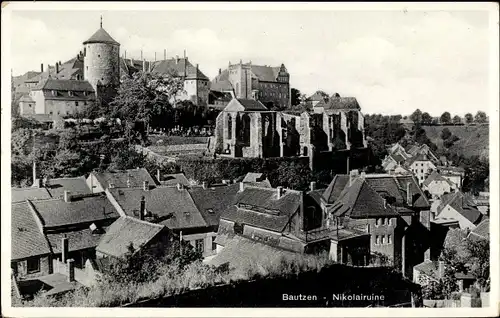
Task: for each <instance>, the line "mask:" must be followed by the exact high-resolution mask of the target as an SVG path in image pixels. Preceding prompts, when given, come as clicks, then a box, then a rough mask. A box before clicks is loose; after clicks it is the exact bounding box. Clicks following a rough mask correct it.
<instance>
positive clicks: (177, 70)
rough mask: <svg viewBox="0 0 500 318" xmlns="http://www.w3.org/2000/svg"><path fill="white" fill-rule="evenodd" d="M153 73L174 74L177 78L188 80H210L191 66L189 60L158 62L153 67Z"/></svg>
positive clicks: (173, 59)
mask: <svg viewBox="0 0 500 318" xmlns="http://www.w3.org/2000/svg"><path fill="white" fill-rule="evenodd" d="M151 72H153V73H159V74H172V73H174V74H176V75H177V76H181V77H186V79H201V80H208V77H207V76H206V75H205V74H203V72H201V71H200V69H199V68H196V66H194V65H193V64H191V62H190V61H189V60H188V59H187V58H179V59H176V58H171V59H167V60H161V61H157V62H156V63H155V64H154V65H153V68H152V70H151Z"/></svg>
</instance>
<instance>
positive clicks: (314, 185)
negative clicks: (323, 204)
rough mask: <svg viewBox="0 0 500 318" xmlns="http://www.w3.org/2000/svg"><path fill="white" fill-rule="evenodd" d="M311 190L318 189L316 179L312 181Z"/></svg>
mask: <svg viewBox="0 0 500 318" xmlns="http://www.w3.org/2000/svg"><path fill="white" fill-rule="evenodd" d="M310 190H311V191H314V190H316V182H315V181H311V186H310Z"/></svg>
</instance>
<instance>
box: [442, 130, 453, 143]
mask: <svg viewBox="0 0 500 318" xmlns="http://www.w3.org/2000/svg"><path fill="white" fill-rule="evenodd" d="M450 137H451V131H450V130H449V129H448V128H445V129H443V130H442V131H441V139H443V140H448V138H450Z"/></svg>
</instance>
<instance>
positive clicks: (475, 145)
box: [422, 125, 489, 158]
mask: <svg viewBox="0 0 500 318" xmlns="http://www.w3.org/2000/svg"><path fill="white" fill-rule="evenodd" d="M422 128H424V129H425V132H426V134H427V137H428V138H429V139H430V140H431V141H432V142H433V143H435V144H436V146H438V148H439V149H443V148H444V146H443V139H442V138H441V131H442V130H443V129H444V128H448V129H449V130H450V132H451V133H452V134H453V135H455V136H457V137H458V138H460V139H459V140H458V141H456V142H455V143H454V145H453V146H452V147H451V148H450V152H451V153H458V154H462V155H463V156H464V157H467V158H470V157H472V156H479V157H481V158H488V155H489V126H488V125H476V126H422Z"/></svg>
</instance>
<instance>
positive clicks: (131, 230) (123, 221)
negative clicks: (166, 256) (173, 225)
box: [96, 217, 166, 258]
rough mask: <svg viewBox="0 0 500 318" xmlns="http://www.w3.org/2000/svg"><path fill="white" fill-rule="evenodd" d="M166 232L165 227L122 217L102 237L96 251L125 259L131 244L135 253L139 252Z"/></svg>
mask: <svg viewBox="0 0 500 318" xmlns="http://www.w3.org/2000/svg"><path fill="white" fill-rule="evenodd" d="M165 230H166V228H165V226H163V225H159V224H153V223H150V222H145V221H141V220H138V219H136V218H131V217H120V218H119V219H118V220H116V221H115V222H113V224H111V225H110V227H109V228H108V230H107V232H106V234H104V235H103V236H102V238H101V240H100V241H99V245H97V247H96V251H98V252H101V253H103V254H106V255H109V256H113V257H116V258H123V257H124V256H125V255H126V254H127V253H128V251H129V250H128V247H129V246H130V244H132V245H133V247H134V249H135V251H138V250H139V249H141V248H142V247H143V246H145V245H147V244H148V243H149V242H151V241H152V240H153V239H154V238H155V237H156V236H157V235H158V234H159V233H160V232H162V231H165Z"/></svg>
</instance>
